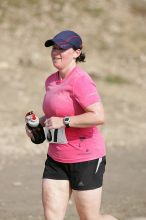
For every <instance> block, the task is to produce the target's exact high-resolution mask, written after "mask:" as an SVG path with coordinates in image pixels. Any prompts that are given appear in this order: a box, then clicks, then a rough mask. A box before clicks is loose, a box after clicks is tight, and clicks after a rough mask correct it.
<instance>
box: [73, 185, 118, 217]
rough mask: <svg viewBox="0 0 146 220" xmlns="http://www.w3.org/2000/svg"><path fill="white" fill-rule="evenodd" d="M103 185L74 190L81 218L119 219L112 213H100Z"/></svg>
mask: <svg viewBox="0 0 146 220" xmlns="http://www.w3.org/2000/svg"><path fill="white" fill-rule="evenodd" d="M101 194H102V187H101V188H98V189H94V190H86V191H77V190H74V191H73V195H74V198H75V203H76V207H77V211H78V213H79V216H80V220H117V219H116V218H114V217H113V216H111V215H101V214H100V204H101Z"/></svg>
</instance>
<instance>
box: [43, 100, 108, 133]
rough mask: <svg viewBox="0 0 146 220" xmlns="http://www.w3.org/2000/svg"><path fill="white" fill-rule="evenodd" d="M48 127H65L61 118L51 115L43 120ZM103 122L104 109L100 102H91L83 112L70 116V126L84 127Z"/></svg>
mask: <svg viewBox="0 0 146 220" xmlns="http://www.w3.org/2000/svg"><path fill="white" fill-rule="evenodd" d="M44 123H45V126H47V127H48V128H49V129H52V128H54V129H57V128H61V127H65V126H64V123H63V118H60V117H51V118H48V119H46V121H45V122H44ZM103 123H104V109H103V105H102V103H101V102H98V103H95V104H92V105H90V106H88V107H87V108H86V109H85V113H83V114H81V115H75V116H71V117H70V127H75V128H86V127H91V126H94V125H95V126H97V125H101V124H103Z"/></svg>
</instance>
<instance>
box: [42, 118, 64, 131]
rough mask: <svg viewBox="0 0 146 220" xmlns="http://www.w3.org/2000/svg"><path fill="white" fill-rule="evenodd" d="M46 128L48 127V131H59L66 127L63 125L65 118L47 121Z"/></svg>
mask: <svg viewBox="0 0 146 220" xmlns="http://www.w3.org/2000/svg"><path fill="white" fill-rule="evenodd" d="M44 124H45V126H46V127H48V129H58V128H62V127H65V125H64V123H63V118H60V117H51V118H48V119H46V120H45V122H44Z"/></svg>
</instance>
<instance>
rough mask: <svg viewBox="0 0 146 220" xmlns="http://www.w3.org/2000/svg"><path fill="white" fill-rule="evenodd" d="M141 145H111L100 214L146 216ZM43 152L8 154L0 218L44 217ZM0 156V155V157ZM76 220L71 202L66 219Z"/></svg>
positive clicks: (145, 175)
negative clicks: (12, 155)
mask: <svg viewBox="0 0 146 220" xmlns="http://www.w3.org/2000/svg"><path fill="white" fill-rule="evenodd" d="M144 151H145V149H144V148H139V150H137V148H134V149H132V150H131V149H128V148H126V149H123V148H118V149H114V148H110V149H109V150H108V153H107V167H106V173H105V177H104V190H103V200H102V211H103V213H112V214H113V215H115V216H116V217H118V219H119V220H128V219H132V218H134V217H146V208H145V207H146V187H145V183H146V168H145V154H144V153H143V154H142V153H141V152H144ZM45 157H46V155H45V154H39V155H36V156H24V157H23V156H22V157H20V158H17V159H14V160H13V158H12V157H8V158H7V160H6V161H5V162H3V164H1V169H0V177H1V181H0V189H1V193H0V219H1V220H10V219H11V220H20V219H21V220H43V210H42V204H41V176H42V171H43V167H44V161H45ZM0 159H2V158H0ZM65 219H68V220H77V219H79V218H78V216H77V213H76V209H75V206H74V203H73V199H72V200H71V201H70V202H69V204H68V210H67V214H66V218H65Z"/></svg>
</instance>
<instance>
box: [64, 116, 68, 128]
mask: <svg viewBox="0 0 146 220" xmlns="http://www.w3.org/2000/svg"><path fill="white" fill-rule="evenodd" d="M63 123H64V125H65V127H66V128H69V127H70V126H69V123H70V117H68V116H66V117H64V118H63Z"/></svg>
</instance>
